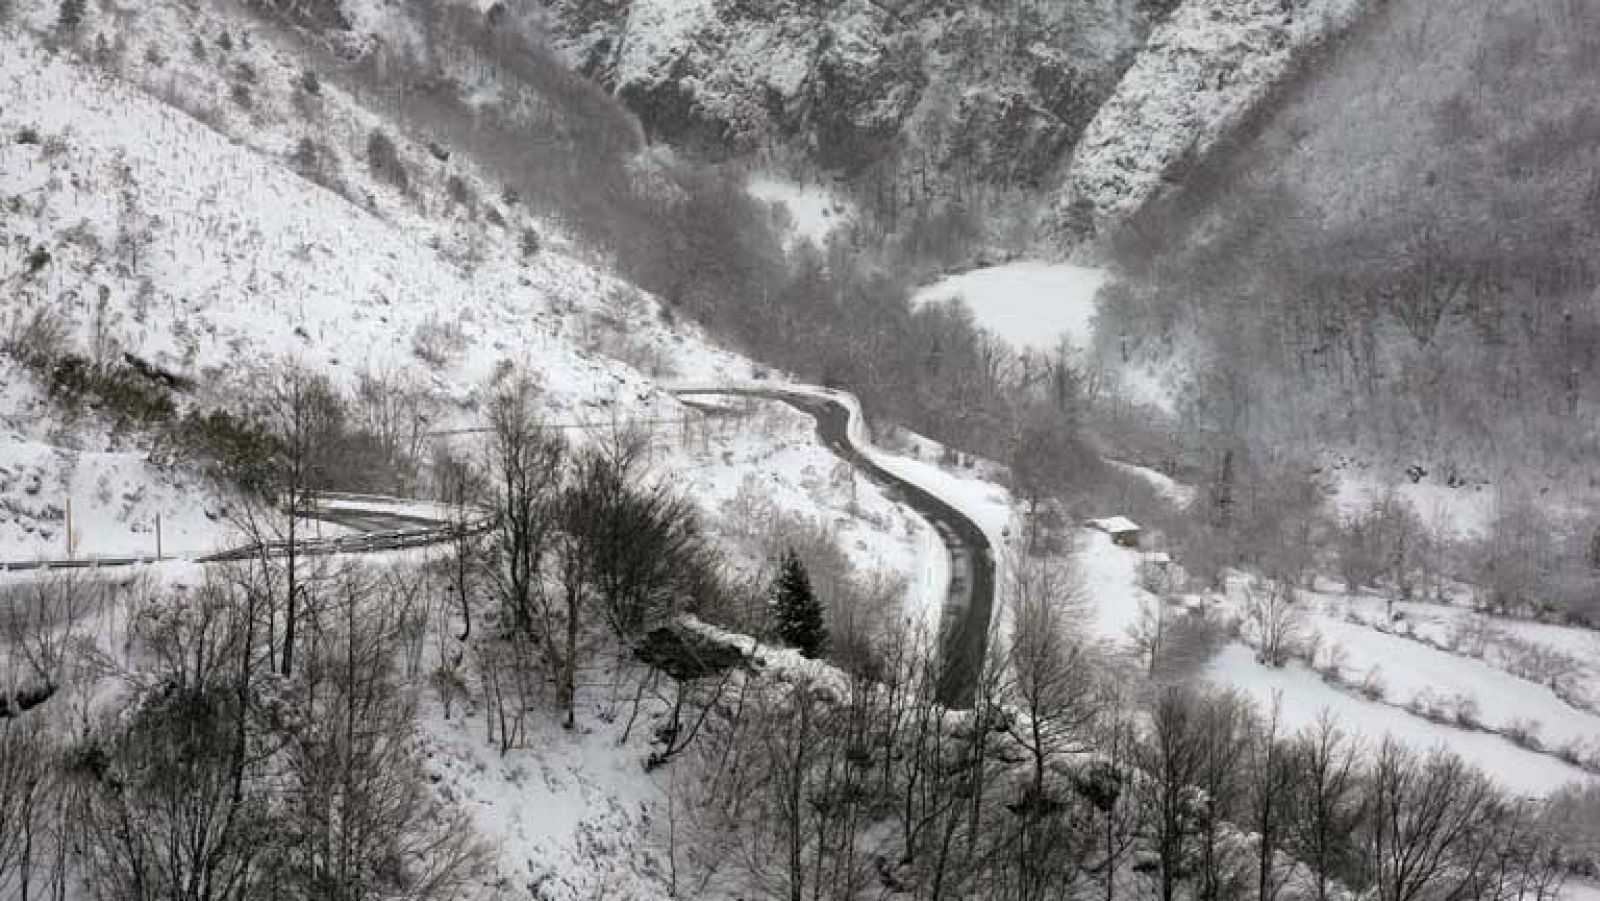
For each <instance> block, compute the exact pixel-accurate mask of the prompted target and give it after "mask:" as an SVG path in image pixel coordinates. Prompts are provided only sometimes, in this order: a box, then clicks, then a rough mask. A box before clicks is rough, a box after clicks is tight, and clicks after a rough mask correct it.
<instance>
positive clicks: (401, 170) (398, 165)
mask: <svg viewBox="0 0 1600 901" xmlns="http://www.w3.org/2000/svg"><path fill="white" fill-rule="evenodd" d="M367 167H368V168H369V169H371V170H372V174H373V175H374V176H375V177H376V178H377V179H378V180H379V181H383V182H387V183H388V184H390V185H393V186H394V187H395V188H398V189H399V190H400V192H401V193H407V192H409V191H410V190H411V177H410V176H409V175H407V174H406V166H405V163H404V162H402V161H401V159H400V151H398V150H396V149H395V146H394V141H392V140H390V138H389V136H388V135H386V134H384V133H383V130H382V129H377V128H375V129H373V130H372V133H371V134H369V135H367Z"/></svg>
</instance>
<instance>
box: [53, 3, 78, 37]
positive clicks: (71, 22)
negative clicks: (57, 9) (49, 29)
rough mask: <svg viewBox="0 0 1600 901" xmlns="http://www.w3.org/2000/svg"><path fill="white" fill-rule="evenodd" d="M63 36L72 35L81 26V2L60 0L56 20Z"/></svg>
mask: <svg viewBox="0 0 1600 901" xmlns="http://www.w3.org/2000/svg"><path fill="white" fill-rule="evenodd" d="M56 22H57V24H58V25H59V26H60V28H61V32H62V33H63V34H72V33H73V32H75V31H77V30H78V26H79V25H82V24H83V0H61V13H60V15H59V17H58V18H57V20H56Z"/></svg>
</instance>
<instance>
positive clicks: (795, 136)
mask: <svg viewBox="0 0 1600 901" xmlns="http://www.w3.org/2000/svg"><path fill="white" fill-rule="evenodd" d="M1142 6H1143V4H1141V3H1138V2H1134V0H1074V2H1071V3H1066V4H1049V5H1040V4H1032V3H1024V4H1015V5H1007V6H1006V7H1004V8H992V7H990V6H988V5H986V4H981V5H980V4H949V3H943V2H923V0H917V2H911V3H898V4H878V3H871V2H866V0H846V2H832V3H826V4H810V3H797V2H788V0H779V2H770V3H756V4H748V3H729V2H715V0H705V2H695V3H677V2H662V0H641V2H634V3H625V4H603V3H593V2H582V0H558V2H553V3H549V4H548V17H549V18H548V21H549V22H550V24H551V26H552V27H553V28H554V29H555V31H556V33H557V34H559V35H561V36H562V37H563V38H564V41H565V43H566V45H567V47H568V48H569V53H570V54H571V56H572V58H573V60H574V62H575V63H576V64H577V65H578V66H579V67H580V68H581V69H583V70H584V71H585V72H588V73H590V74H592V75H593V76H594V77H596V78H598V79H599V80H600V81H601V82H603V83H604V84H606V85H607V86H609V87H611V88H612V89H613V90H614V91H615V92H616V93H617V95H618V96H619V97H621V98H623V99H624V100H625V101H626V102H627V103H628V104H629V106H630V107H632V108H633V109H634V110H636V111H637V112H638V113H639V115H640V118H641V119H642V120H643V121H644V123H645V125H646V126H647V128H649V129H650V130H651V131H652V133H654V134H656V135H658V136H660V137H662V138H664V139H667V140H669V141H671V142H673V143H675V144H680V145H687V146H692V147H694V148H696V149H698V150H700V151H701V152H706V153H710V154H714V155H717V156H725V155H742V154H747V153H750V152H752V151H757V150H761V149H764V148H767V147H772V146H787V147H789V148H793V149H794V150H796V151H799V152H800V153H801V154H802V155H804V156H805V157H806V158H808V159H810V160H811V161H813V162H814V163H815V164H817V165H819V166H822V167H823V168H827V169H835V170H842V171H845V172H850V173H856V174H859V173H861V172H863V171H865V170H868V169H871V168H874V167H880V168H890V169H892V168H894V167H913V166H916V167H925V168H927V169H931V170H933V173H937V175H936V176H935V177H937V176H938V175H943V176H951V175H955V174H958V173H959V174H960V175H961V176H962V177H966V178H969V179H971V180H975V181H992V182H996V183H1005V184H1038V183H1039V182H1040V181H1041V180H1042V179H1043V178H1044V176H1045V175H1046V174H1047V173H1048V172H1049V171H1050V170H1051V169H1052V168H1053V166H1054V165H1055V161H1056V159H1057V157H1059V155H1060V153H1061V151H1062V150H1063V149H1064V148H1065V147H1068V146H1070V145H1071V143H1072V142H1073V141H1074V140H1075V138H1076V136H1077V134H1078V132H1079V131H1081V129H1082V128H1083V125H1084V124H1085V122H1086V121H1087V117H1088V115H1089V114H1090V112H1091V111H1092V110H1093V109H1094V108H1095V107H1096V106H1098V104H1099V103H1100V101H1101V99H1102V98H1103V97H1104V96H1105V95H1106V93H1107V92H1108V91H1109V90H1110V87H1111V85H1112V84H1113V83H1114V81H1115V79H1116V77H1117V75H1118V73H1119V72H1120V71H1121V68H1122V67H1123V66H1125V65H1126V60H1127V58H1128V54H1129V53H1130V52H1131V51H1132V50H1133V48H1134V47H1136V46H1137V43H1138V41H1139V40H1140V37H1141V35H1142V32H1143V30H1144V29H1145V27H1146V23H1147V21H1148V18H1147V14H1146V13H1145V12H1144V11H1143V10H1142V9H1141V7H1142ZM933 173H928V172H925V173H924V174H923V177H924V178H927V177H928V175H929V174H933Z"/></svg>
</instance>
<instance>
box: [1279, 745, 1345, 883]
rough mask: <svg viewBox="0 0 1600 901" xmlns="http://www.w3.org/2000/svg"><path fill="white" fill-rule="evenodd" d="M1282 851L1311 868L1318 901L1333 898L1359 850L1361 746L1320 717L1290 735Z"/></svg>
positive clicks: (1343, 881)
mask: <svg viewBox="0 0 1600 901" xmlns="http://www.w3.org/2000/svg"><path fill="white" fill-rule="evenodd" d="M1291 753H1292V758H1291V759H1292V762H1293V767H1294V778H1293V780H1292V782H1291V784H1290V788H1291V800H1290V804H1291V805H1292V809H1293V810H1294V811H1295V812H1296V815H1295V816H1294V817H1292V818H1291V819H1290V820H1289V830H1288V835H1287V847H1288V849H1289V851H1290V853H1291V854H1292V855H1293V856H1294V858H1295V859H1297V860H1300V861H1302V862H1304V863H1305V865H1306V866H1307V867H1309V868H1310V870H1311V879H1312V886H1313V888H1314V889H1315V892H1316V896H1315V897H1316V899H1317V901H1328V899H1329V898H1331V897H1335V888H1334V887H1335V886H1336V885H1340V884H1349V883H1350V882H1352V881H1353V880H1352V878H1351V877H1352V876H1353V874H1354V873H1355V869H1356V857H1357V856H1358V853H1359V846H1358V843H1357V839H1356V829H1357V826H1358V825H1359V823H1360V821H1361V819H1362V816H1363V813H1362V808H1361V797H1360V789H1361V781H1360V780H1361V771H1360V768H1359V766H1358V764H1359V762H1360V748H1359V746H1358V745H1357V744H1356V742H1355V740H1354V739H1352V738H1351V737H1350V736H1349V735H1347V734H1346V733H1345V732H1343V731H1342V730H1340V729H1339V727H1338V725H1337V724H1336V723H1335V722H1334V720H1333V719H1332V717H1330V716H1328V715H1326V714H1324V715H1323V716H1322V717H1320V718H1319V719H1318V720H1317V722H1316V723H1315V724H1314V725H1312V726H1309V727H1307V728H1306V729H1304V730H1302V731H1301V732H1300V733H1298V734H1297V735H1296V736H1295V737H1294V742H1293V750H1292V752H1291Z"/></svg>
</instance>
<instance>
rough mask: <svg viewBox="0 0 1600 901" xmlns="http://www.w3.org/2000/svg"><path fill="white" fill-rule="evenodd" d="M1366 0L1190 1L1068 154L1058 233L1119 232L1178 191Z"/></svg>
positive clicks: (1058, 199) (1157, 34)
mask: <svg viewBox="0 0 1600 901" xmlns="http://www.w3.org/2000/svg"><path fill="white" fill-rule="evenodd" d="M1371 5H1372V3H1371V0H1291V2H1284V0H1245V2H1240V0H1187V2H1185V3H1182V4H1180V5H1179V6H1178V7H1177V9H1176V10H1174V11H1173V13H1172V14H1171V16H1169V17H1168V18H1167V19H1166V20H1165V21H1163V22H1162V23H1161V24H1160V25H1158V26H1157V27H1156V29H1155V31H1154V32H1153V33H1152V34H1151V35H1150V39H1149V40H1148V41H1147V42H1145V45H1144V47H1143V48H1142V49H1141V50H1140V52H1139V55H1138V57H1137V59H1136V60H1135V62H1134V64H1133V66H1132V67H1131V68H1130V69H1129V70H1128V72H1127V73H1126V74H1125V75H1124V76H1123V77H1122V79H1121V81H1119V82H1118V83H1117V88H1116V91H1115V92H1113V93H1112V95H1111V96H1110V97H1109V98H1108V99H1107V100H1106V102H1105V103H1104V104H1103V105H1102V106H1101V107H1100V108H1099V110H1098V111H1097V112H1096V113H1095V116H1094V119H1093V120H1092V121H1091V122H1090V123H1089V125H1088V127H1087V129H1086V130H1085V131H1084V133H1083V137H1082V139H1081V140H1079V141H1078V143H1077V145H1076V147H1075V148H1074V150H1073V151H1072V155H1071V158H1070V160H1069V161H1068V162H1067V165H1066V167H1065V177H1064V178H1063V180H1062V184H1061V185H1060V187H1059V188H1058V189H1057V192H1056V195H1055V197H1054V199H1053V201H1052V206H1051V209H1050V210H1049V211H1048V212H1047V214H1046V220H1047V223H1048V227H1049V228H1050V230H1051V231H1053V232H1054V233H1055V234H1057V235H1058V236H1060V237H1061V238H1062V239H1064V240H1067V241H1071V240H1072V239H1074V238H1078V239H1084V238H1090V237H1093V236H1095V235H1103V234H1105V233H1107V232H1108V231H1114V230H1115V229H1116V227H1117V226H1119V225H1120V224H1122V223H1123V222H1124V221H1126V220H1127V218H1128V217H1130V216H1131V215H1133V214H1134V213H1136V212H1138V211H1139V210H1140V209H1142V208H1143V207H1144V206H1145V205H1146V204H1148V203H1149V202H1150V201H1151V200H1153V199H1155V198H1156V197H1157V196H1159V195H1161V194H1162V192H1164V191H1167V190H1169V189H1172V188H1181V187H1182V186H1183V184H1184V182H1185V177H1186V174H1187V170H1192V169H1194V168H1195V167H1196V166H1198V164H1199V163H1201V162H1202V161H1204V160H1205V159H1207V158H1208V157H1209V156H1210V154H1211V153H1212V151H1213V150H1214V149H1216V148H1217V147H1218V145H1219V143H1221V142H1224V141H1226V140H1227V139H1228V138H1229V137H1231V136H1232V135H1233V133H1234V132H1235V131H1236V130H1237V129H1239V128H1240V127H1241V125H1242V124H1243V123H1244V122H1245V121H1246V120H1247V119H1248V118H1250V117H1252V116H1254V115H1265V114H1267V112H1268V110H1267V109H1263V107H1270V106H1271V105H1272V103H1273V102H1274V100H1275V99H1276V97H1275V90H1276V89H1277V88H1278V86H1279V85H1280V84H1281V83H1282V82H1283V81H1284V80H1285V79H1286V78H1288V77H1289V76H1290V75H1292V74H1293V73H1294V72H1295V71H1296V70H1297V69H1298V68H1301V67H1305V66H1309V65H1311V64H1312V61H1313V60H1314V59H1316V58H1318V57H1319V56H1320V55H1323V53H1322V51H1323V50H1324V45H1325V44H1326V43H1327V42H1328V41H1330V40H1332V39H1333V38H1335V37H1336V36H1338V35H1339V34H1340V33H1341V32H1342V31H1343V30H1344V29H1346V28H1348V27H1349V26H1350V25H1351V24H1352V23H1353V22H1354V21H1356V20H1357V19H1359V18H1360V17H1361V15H1362V14H1363V13H1365V12H1366V11H1367V10H1368V9H1369V8H1370V7H1371Z"/></svg>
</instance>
